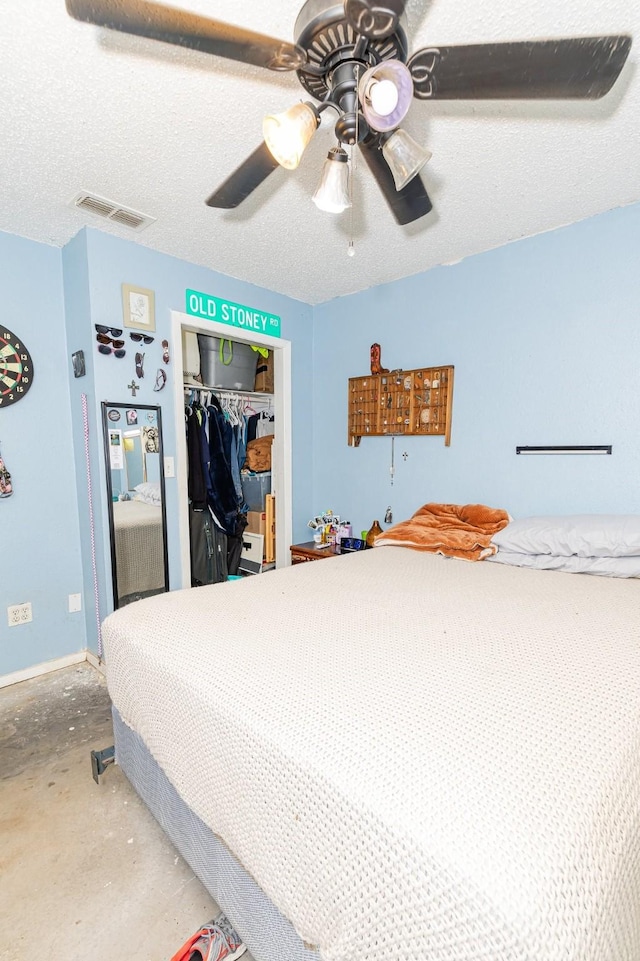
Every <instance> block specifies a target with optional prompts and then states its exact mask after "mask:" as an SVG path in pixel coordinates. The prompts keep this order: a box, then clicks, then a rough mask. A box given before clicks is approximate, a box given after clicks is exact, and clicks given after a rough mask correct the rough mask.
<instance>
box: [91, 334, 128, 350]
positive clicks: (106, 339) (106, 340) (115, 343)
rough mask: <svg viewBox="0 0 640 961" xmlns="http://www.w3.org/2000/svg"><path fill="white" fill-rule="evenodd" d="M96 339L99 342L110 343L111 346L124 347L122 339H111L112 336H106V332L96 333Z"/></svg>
mask: <svg viewBox="0 0 640 961" xmlns="http://www.w3.org/2000/svg"><path fill="white" fill-rule="evenodd" d="M96 340H97V341H98V343H99V344H110V345H111V346H112V347H124V340H112V338H111V337H107V335H106V334H96Z"/></svg>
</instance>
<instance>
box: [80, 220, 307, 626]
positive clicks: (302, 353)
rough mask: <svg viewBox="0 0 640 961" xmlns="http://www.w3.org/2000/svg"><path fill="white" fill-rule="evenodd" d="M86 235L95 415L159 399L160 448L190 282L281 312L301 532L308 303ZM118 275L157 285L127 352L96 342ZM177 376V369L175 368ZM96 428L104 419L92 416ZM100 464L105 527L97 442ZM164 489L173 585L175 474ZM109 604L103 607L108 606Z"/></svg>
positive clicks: (167, 445)
mask: <svg viewBox="0 0 640 961" xmlns="http://www.w3.org/2000/svg"><path fill="white" fill-rule="evenodd" d="M82 237H83V238H84V239H85V240H86V251H87V263H88V277H89V301H90V316H87V317H86V318H85V329H86V330H87V331H88V335H89V339H90V351H91V363H92V368H93V378H94V382H95V383H94V408H95V416H96V417H97V418H98V419H99V417H100V403H101V402H102V401H104V400H107V401H113V402H120V403H125V404H127V403H130V404H131V406H135V403H136V402H138V403H141V404H160V406H161V408H162V428H163V440H164V453H165V456H175V451H176V436H175V426H174V411H173V391H172V385H171V378H172V377H173V376H175V374H176V370H175V367H174V365H173V363H172V362H171V361H170V363H169V366H168V367H167V368H165V369H166V371H167V374H168V379H167V385H166V387H165V388H164V390H163V391H161V392H158V393H156V392H154V390H153V386H154V382H155V375H156V371H157V369H158V368H159V367H164V364H163V363H162V346H161V345H162V340H163V339H165V338H169V336H170V323H171V310H179V311H184V310H185V291H186V290H187V288H190V289H194V290H202V291H205V292H206V293H210V294H215V295H216V296H219V297H223V298H225V299H227V300H231V301H235V302H236V303H243V304H249V305H251V306H254V307H259V308H260V309H262V310H265V311H268V312H270V313H273V314H278V315H279V316H280V317H281V318H282V330H281V335H282V337H283V338H285V339H287V340H290V341H291V342H292V392H293V397H294V405H293V423H292V431H293V452H294V453H293V492H294V496H293V525H294V537H295V539H300V538H301V537H303V536H304V530H305V526H304V525H305V523H306V520H307V518H308V516H309V511H310V510H311V452H312V446H313V445H312V430H311V422H312V410H311V405H312V392H311V389H310V385H311V383H312V379H313V377H312V362H313V357H312V342H313V322H312V313H313V312H312V308H311V307H310V306H308V305H307V304H303V303H301V302H300V301H296V300H292V299H291V298H289V297H284V296H282V295H280V294H276V293H274V292H272V291H268V290H264V289H263V288H260V287H256V286H255V285H252V284H247V283H245V282H243V281H240V280H234V279H233V278H231V277H226V276H224V275H222V274H218V273H216V272H214V271H212V270H208V269H207V268H204V267H196V266H194V265H193V264H189V263H187V262H185V261H182V260H178V259H177V258H175V257H170V256H168V255H165V254H160V253H157V252H156V251H153V250H149V249H147V248H146V247H141V246H140V245H139V244H136V243H133V242H131V241H124V240H120V239H118V238H115V237H112V236H110V235H108V234H103V233H101V232H99V231H96V230H86V231H83V234H82ZM122 283H130V284H135V285H136V286H138V287H146V288H148V289H150V290H153V291H154V293H155V319H156V330H155V333H153V334H152V336H154V338H155V340H154V342H153V344H150V345H148V346H144V345H142V346H141V345H137V344H134V343H132V342H131V340H130V338H129V330H128V329H125V330H124V333H123V337H124V339H125V341H126V344H125V349H126V351H127V354H126V357H124V358H122V359H118V358H116V357H115V356H109V357H105V356H103V355H101V354H98V352H97V350H96V347H95V343H94V341H95V329H94V325H95V324H104V325H106V326H111V327H116V328H118V327H122V294H121V285H122ZM136 352H144V354H145V361H144V371H145V376H144V378H142V379H140V378H138V377H137V376H136V375H135V354H136ZM178 376H179V377H180V378H182V372H181V371H178ZM132 377H133V378H134V379H135V380H136V382H137V383H139V384H140V385H141V390H140V391H138V393H137V395H136V398H135V401H134V400H132V398H131V392H130V391H129V390H128V389H127V385H128V384H129V383H130V382H131V379H132ZM94 428H95V430H96V432H98V433H99V434H101V429H102V428H101V425H100V423H99V422H95V423H94ZM98 472H99V476H100V479H101V485H100V489H99V493H100V496H101V500H100V503H99V505H98V509H99V523H100V524H101V526H102V529H103V530H104V531H106V530H107V501H106V491H105V485H104V463H103V457H102V447H101V446H100V449H99V465H98ZM165 484H166V491H167V524H168V549H169V570H170V583H171V587H172V589H173V588H175V587H177V586H178V577H179V542H178V521H177V517H178V500H177V498H178V495H177V484H176V481H175V479H171V478H167V480H166V481H165ZM102 555H103V556H102V564H103V565H104V567H106V568H108V566H109V548H108V543H107V542H106V541H104V542H103V544H102ZM110 609H111V608H110V604H109V605H108V606H106V610H110Z"/></svg>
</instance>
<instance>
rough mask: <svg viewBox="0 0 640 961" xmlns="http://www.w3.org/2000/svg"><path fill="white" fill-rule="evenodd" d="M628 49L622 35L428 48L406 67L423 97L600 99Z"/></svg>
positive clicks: (621, 65) (616, 72) (628, 38)
mask: <svg viewBox="0 0 640 961" xmlns="http://www.w3.org/2000/svg"><path fill="white" fill-rule="evenodd" d="M630 49H631V37H627V36H624V35H623V36H611V37H576V38H574V39H567V40H538V41H535V40H534V41H525V42H520V43H484V44H470V45H468V46H460V47H429V48H425V49H424V50H418V51H417V52H416V53H414V55H413V56H412V57H411V59H410V60H409V63H408V64H407V66H408V67H409V70H410V71H411V76H412V77H413V84H414V95H415V96H416V97H417V98H418V99H419V100H539V99H555V98H558V99H571V98H576V97H581V98H585V99H587V100H597V99H598V98H599V97H603V96H604V95H605V94H606V93H608V91H609V90H610V89H611V87H612V86H613V84H614V83H615V82H616V80H617V78H618V75H619V74H620V71H621V70H622V68H623V66H624V63H625V60H626V59H627V55H628V53H629V50H630Z"/></svg>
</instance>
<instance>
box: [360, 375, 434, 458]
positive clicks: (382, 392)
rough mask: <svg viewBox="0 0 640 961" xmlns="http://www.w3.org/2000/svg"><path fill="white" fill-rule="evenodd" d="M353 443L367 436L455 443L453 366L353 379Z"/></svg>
mask: <svg viewBox="0 0 640 961" xmlns="http://www.w3.org/2000/svg"><path fill="white" fill-rule="evenodd" d="M348 404H349V444H350V446H352V447H358V445H359V444H360V440H361V439H362V438H363V437H367V436H369V437H383V436H385V435H387V436H398V435H401V436H403V435H406V436H412V437H431V436H434V435H436V436H437V435H439V436H444V442H445V445H446V446H447V447H448V446H449V445H450V444H451V411H452V407H453V367H452V366H446V367H418V368H416V370H392V371H389V373H388V374H370V375H369V376H368V377H350V378H349V400H348Z"/></svg>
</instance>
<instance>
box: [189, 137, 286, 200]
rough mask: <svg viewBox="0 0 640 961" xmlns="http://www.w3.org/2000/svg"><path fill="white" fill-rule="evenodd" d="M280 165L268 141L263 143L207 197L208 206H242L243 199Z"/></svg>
mask: <svg viewBox="0 0 640 961" xmlns="http://www.w3.org/2000/svg"><path fill="white" fill-rule="evenodd" d="M279 166H280V164H279V163H278V161H277V160H274V158H273V155H272V154H271V151H270V150H269V148H268V147H267V145H266V143H264V142H263V143H261V144H260V146H259V147H258V148H257V149H256V150H254V151H253V153H252V154H251V155H250V156H249V157H247V159H246V160H245V161H244V163H242V164H240V166H239V167H238V168H237V169H236V170H234V172H233V173H232V174H231V176H230V177H227V179H226V180H225V182H224V183H223V184H221V185H220V186H219V187H218V189H217V190H216V191H214V193H212V194H211V196H210V197H208V198H207V206H208V207H222V208H223V209H224V210H232V209H233V208H234V207H238V206H240V204H241V203H242V201H243V200H246V198H247V197H248V196H249V194H250V193H253V191H254V190H255V189H256V187H259V186H260V184H261V183H262V182H263V180H266V179H267V177H268V176H269V174H270V173H273V171H274V170H275V169H276V167H279Z"/></svg>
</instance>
